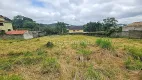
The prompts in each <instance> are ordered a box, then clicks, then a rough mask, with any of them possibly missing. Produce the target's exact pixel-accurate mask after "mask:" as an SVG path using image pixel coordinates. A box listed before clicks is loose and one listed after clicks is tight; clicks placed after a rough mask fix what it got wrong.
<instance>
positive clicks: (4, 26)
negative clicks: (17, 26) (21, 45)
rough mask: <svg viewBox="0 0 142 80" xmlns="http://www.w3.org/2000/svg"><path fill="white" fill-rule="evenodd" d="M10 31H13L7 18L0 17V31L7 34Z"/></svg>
mask: <svg viewBox="0 0 142 80" xmlns="http://www.w3.org/2000/svg"><path fill="white" fill-rule="evenodd" d="M12 30H13V27H12V23H11V20H10V19H9V18H7V17H4V16H2V15H0V31H2V32H7V31H12Z"/></svg>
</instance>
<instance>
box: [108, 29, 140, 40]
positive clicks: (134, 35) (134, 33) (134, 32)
mask: <svg viewBox="0 0 142 80" xmlns="http://www.w3.org/2000/svg"><path fill="white" fill-rule="evenodd" d="M110 37H126V38H136V39H142V30H141V31H140V30H130V31H122V32H115V33H113V34H111V36H110Z"/></svg>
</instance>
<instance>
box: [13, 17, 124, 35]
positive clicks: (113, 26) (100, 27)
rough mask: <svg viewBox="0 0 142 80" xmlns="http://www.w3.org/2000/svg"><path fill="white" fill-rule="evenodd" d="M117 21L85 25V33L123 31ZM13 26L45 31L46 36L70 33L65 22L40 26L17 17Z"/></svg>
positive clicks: (108, 19) (25, 18)
mask: <svg viewBox="0 0 142 80" xmlns="http://www.w3.org/2000/svg"><path fill="white" fill-rule="evenodd" d="M117 22H118V21H117V20H116V19H115V18H114V17H110V18H106V19H103V21H102V22H89V23H87V24H85V25H83V29H84V31H85V32H99V31H104V32H107V33H112V32H114V31H121V28H120V27H119V28H118V27H117ZM12 24H13V26H14V29H26V30H31V31H44V32H46V34H66V33H67V32H68V30H67V28H68V24H66V23H64V22H57V23H54V24H48V25H47V24H39V23H36V22H35V21H33V20H32V19H31V18H28V17H24V16H21V15H17V16H15V17H14V18H13V20H12Z"/></svg>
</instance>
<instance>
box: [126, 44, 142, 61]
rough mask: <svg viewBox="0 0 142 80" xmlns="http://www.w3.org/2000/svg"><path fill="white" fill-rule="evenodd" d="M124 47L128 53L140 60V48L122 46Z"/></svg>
mask: <svg viewBox="0 0 142 80" xmlns="http://www.w3.org/2000/svg"><path fill="white" fill-rule="evenodd" d="M124 49H125V50H127V52H128V54H130V55H131V56H132V57H133V58H134V59H136V60H141V61H142V48H137V47H135V46H133V47H128V46H124Z"/></svg>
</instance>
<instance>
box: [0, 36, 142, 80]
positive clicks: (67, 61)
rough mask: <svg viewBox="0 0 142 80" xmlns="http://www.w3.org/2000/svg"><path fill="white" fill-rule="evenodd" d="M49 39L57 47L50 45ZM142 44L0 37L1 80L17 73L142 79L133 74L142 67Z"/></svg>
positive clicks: (68, 79) (28, 77)
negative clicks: (2, 38)
mask: <svg viewBox="0 0 142 80" xmlns="http://www.w3.org/2000/svg"><path fill="white" fill-rule="evenodd" d="M47 42H52V43H53V44H54V47H53V48H48V47H46V46H45V45H46V44H47ZM94 44H96V45H94ZM97 45H98V46H97ZM124 45H127V46H130V48H126V49H124ZM133 46H135V47H136V48H133ZM141 47H142V41H141V40H139V39H138V40H136V39H135V40H133V39H126V38H111V39H110V38H102V39H100V38H98V37H94V36H84V35H63V36H45V37H41V38H36V39H30V40H0V76H1V77H0V80H1V79H3V78H4V77H5V79H9V77H11V76H12V75H17V74H19V75H20V76H22V78H23V80H36V79H39V80H47V79H48V80H87V79H88V80H91V79H92V80H97V79H98V80H138V79H137V78H138V77H139V76H132V75H137V74H138V72H139V71H140V68H141V57H140V56H141V55H140V54H141ZM113 48H115V51H114V52H113V51H110V50H111V49H113ZM111 53H115V54H117V55H116V56H114V54H111ZM127 53H128V54H127ZM128 57H130V60H127V58H128ZM81 60H82V61H83V62H81ZM90 64H92V65H93V66H90ZM125 67H126V68H125ZM128 69H129V71H128ZM135 70H136V71H135ZM131 71H132V72H133V71H135V73H132V72H131ZM3 73H4V74H3ZM19 75H18V76H19ZM11 79H12V78H11ZM15 80H16V79H15Z"/></svg>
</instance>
